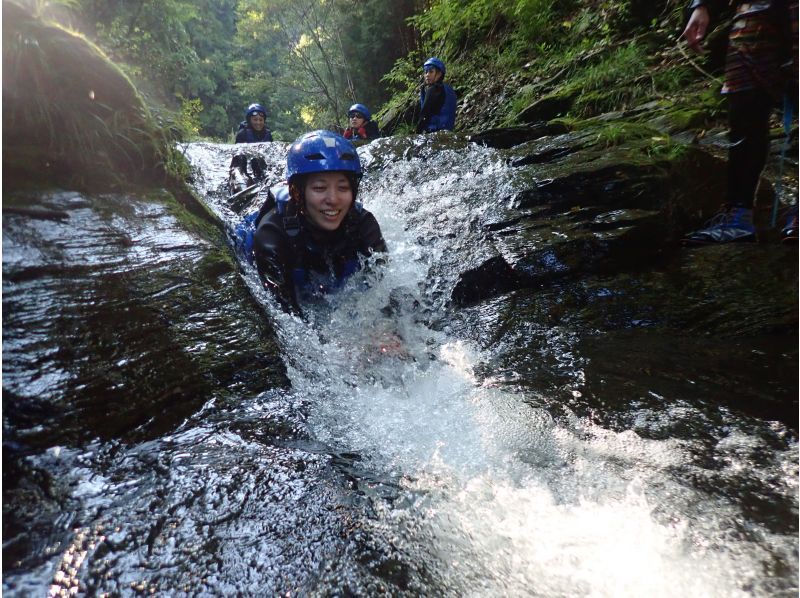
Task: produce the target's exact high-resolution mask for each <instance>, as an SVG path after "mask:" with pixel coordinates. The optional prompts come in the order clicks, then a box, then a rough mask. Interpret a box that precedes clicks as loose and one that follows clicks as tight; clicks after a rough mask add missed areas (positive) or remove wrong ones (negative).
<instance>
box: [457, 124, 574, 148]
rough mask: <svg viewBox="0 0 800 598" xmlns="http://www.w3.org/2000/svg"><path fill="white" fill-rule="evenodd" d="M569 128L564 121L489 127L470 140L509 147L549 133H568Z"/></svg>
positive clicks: (491, 145)
mask: <svg viewBox="0 0 800 598" xmlns="http://www.w3.org/2000/svg"><path fill="white" fill-rule="evenodd" d="M567 130H568V129H567V127H566V125H564V124H562V123H539V124H538V125H532V126H521V127H502V128H497V129H488V130H486V131H481V132H480V133H477V134H475V135H471V136H470V138H469V140H470V141H472V142H474V143H479V144H481V145H486V146H488V147H494V148H498V149H508V148H511V147H514V146H515V145H520V144H522V143H525V142H526V141H533V140H535V139H540V138H542V137H545V136H549V135H559V134H561V133H566V132H567Z"/></svg>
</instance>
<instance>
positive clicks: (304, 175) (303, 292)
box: [253, 131, 387, 314]
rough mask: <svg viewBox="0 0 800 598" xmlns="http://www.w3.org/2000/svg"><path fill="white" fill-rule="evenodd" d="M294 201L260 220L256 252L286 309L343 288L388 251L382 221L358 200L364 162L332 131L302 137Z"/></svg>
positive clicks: (291, 166)
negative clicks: (366, 261) (365, 263)
mask: <svg viewBox="0 0 800 598" xmlns="http://www.w3.org/2000/svg"><path fill="white" fill-rule="evenodd" d="M286 179H287V181H288V184H289V200H288V201H286V202H277V204H276V207H275V209H273V210H272V211H270V212H269V213H267V214H266V215H264V216H263V217H262V218H261V219H260V220H259V221H258V222H256V230H255V235H254V239H253V253H254V257H255V263H256V267H257V268H258V274H259V277H260V279H261V282H262V284H263V285H264V286H265V287H266V288H267V289H269V290H270V291H271V292H272V293H273V294H274V295H275V297H276V299H277V300H278V302H279V303H280V304H281V306H282V307H283V309H284V310H286V311H289V312H293V313H296V314H301V313H302V310H301V309H300V302H299V299H301V298H305V297H310V296H313V294H315V293H320V292H322V293H325V292H328V291H329V290H331V289H334V288H337V287H338V286H340V285H341V284H342V283H343V282H344V280H345V279H346V278H347V277H348V276H350V275H351V274H353V273H354V272H356V271H357V270H358V269H359V268H360V258H362V257H368V256H370V255H371V254H372V253H374V252H386V250H387V249H386V242H385V241H384V239H383V234H382V233H381V228H380V226H379V225H378V221H377V220H376V219H375V217H374V216H373V215H372V214H371V213H370V212H369V211H367V210H365V209H364V208H363V207H362V205H361V203H359V202H357V201H356V195H357V193H358V183H359V180H360V179H361V162H360V160H359V158H358V153H357V152H356V150H355V148H354V147H353V144H352V143H350V142H349V141H348V140H347V139H345V138H344V137H342V136H340V135H337V134H335V133H331V132H330V131H314V132H311V133H306V134H305V135H303V136H301V137H300V138H298V139H297V140H296V141H295V142H294V143H293V144H292V145H291V147H290V148H289V153H288V155H287V157H286Z"/></svg>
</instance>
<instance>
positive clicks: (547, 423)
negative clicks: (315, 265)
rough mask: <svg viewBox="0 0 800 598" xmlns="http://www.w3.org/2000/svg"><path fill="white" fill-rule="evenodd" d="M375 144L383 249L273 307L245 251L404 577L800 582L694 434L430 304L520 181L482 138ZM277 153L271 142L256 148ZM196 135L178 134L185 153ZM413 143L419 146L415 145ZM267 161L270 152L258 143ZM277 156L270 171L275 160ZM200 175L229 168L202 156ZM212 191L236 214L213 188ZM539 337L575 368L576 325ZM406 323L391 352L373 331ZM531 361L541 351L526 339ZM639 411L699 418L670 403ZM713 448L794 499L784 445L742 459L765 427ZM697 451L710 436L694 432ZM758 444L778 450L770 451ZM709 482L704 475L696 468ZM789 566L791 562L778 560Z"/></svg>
mask: <svg viewBox="0 0 800 598" xmlns="http://www.w3.org/2000/svg"><path fill="white" fill-rule="evenodd" d="M383 143H384V142H381V141H379V142H375V143H373V144H371V145H370V146H367V147H364V148H361V149H360V154H361V157H362V161H363V162H365V163H366V164H367V165H368V167H371V168H370V169H369V170H368V174H367V175H366V177H365V179H364V181H363V184H362V187H361V191H360V199H361V200H362V201H363V202H364V204H365V207H367V208H368V209H369V210H370V211H372V212H373V213H374V214H375V216H376V218H377V219H378V221H379V222H380V224H381V227H382V229H383V232H384V236H385V238H386V241H387V243H388V245H389V248H390V255H389V257H388V261H387V263H386V264H383V265H376V266H375V267H374V268H371V269H369V272H370V273H366V274H360V275H357V276H355V277H353V279H352V280H351V281H349V282H348V284H347V285H346V286H345V288H344V289H343V290H342V291H341V292H339V293H337V294H335V295H330V296H327V297H323V298H321V299H320V300H319V302H317V303H315V304H313V305H310V306H308V307H307V316H308V317H307V319H308V321H307V322H306V321H302V320H300V319H298V318H295V317H292V316H288V315H286V314H283V313H282V312H280V311H279V310H278V309H277V308H276V307H275V304H274V302H273V301H272V299H271V298H270V297H268V296H267V295H266V293H265V292H264V291H263V290H262V289H261V288H260V286H259V283H258V280H257V275H256V273H255V271H254V269H253V268H252V267H249V266H246V265H245V266H243V272H244V277H245V279H246V281H247V283H248V285H249V286H250V288H251V290H252V292H253V293H254V294H255V295H256V297H257V298H258V299H259V301H260V302H262V303H263V304H264V305H265V306H267V310H268V312H269V316H270V318H271V319H272V320H273V322H274V323H275V325H276V326H277V328H278V333H279V337H280V339H281V342H282V346H283V352H284V356H285V360H286V364H287V368H288V374H289V378H290V380H291V383H292V391H291V393H290V394H289V395H287V396H286V400H287V403H299V404H302V405H303V408H304V410H305V412H306V413H307V417H308V422H309V424H310V427H311V430H312V432H313V434H314V437H315V439H316V440H318V441H319V442H321V443H323V444H324V445H325V446H327V447H328V448H329V450H330V453H331V454H334V455H346V456H348V459H349V460H350V462H351V463H352V466H353V468H354V471H355V472H356V473H355V474H354V476H355V477H356V478H357V479H358V482H357V485H358V490H359V491H360V492H362V493H364V494H366V495H367V496H368V497H369V498H370V500H371V501H372V506H373V509H374V512H375V517H374V519H373V520H371V521H370V523H369V524H370V525H372V526H374V527H375V530H376V531H380V533H381V534H383V535H385V536H386V537H389V538H391V542H392V544H393V546H394V547H395V548H396V549H397V550H398V551H399V552H400V553H402V554H404V555H405V556H406V557H407V558H408V559H409V560H410V561H412V562H414V563H416V564H417V568H416V569H415V571H414V573H413V575H412V579H410V580H408V582H407V587H408V590H409V592H410V593H412V594H428V595H437V594H438V595H460V596H472V595H474V596H479V595H480V596H485V595H491V596H498V595H508V596H512V595H513V596H517V595H536V596H575V595H589V596H738V595H741V596H745V595H747V596H750V595H763V596H767V595H781V594H784V595H789V594H791V593H793V592H795V591H796V589H795V588H792V587H789V586H790V585H791V582H789V584H788V585H787V582H786V575H785V572H784V573H783V574H782V575H781V576H783V577H784V579H783V581H781V579H778V578H776V575H775V574H774V572H775V571H779V570H781V569H782V568H784V569H785V568H786V567H788V568H794V572H795V577H796V561H797V555H796V550H797V541H796V537H794V536H793V535H792V534H788V533H787V534H783V533H781V532H779V531H776V530H774V529H770V528H768V527H767V526H765V525H763V524H761V523H759V522H757V521H753V520H750V519H748V517H747V514H746V513H743V511H742V507H741V505H738V504H736V503H734V502H731V501H729V500H726V499H725V498H723V497H720V496H719V495H715V494H714V493H713V492H710V491H709V490H708V488H707V486H710V485H713V481H714V478H713V475H718V474H719V472H714V473H713V474H712V473H710V472H707V471H706V470H705V469H703V468H702V467H701V466H700V465H699V463H698V461H699V460H698V459H697V453H698V451H700V450H701V448H700V445H699V442H695V441H693V440H691V439H688V440H687V439H685V438H666V439H648V438H643V437H641V436H640V435H638V434H637V433H636V432H634V431H632V430H625V431H611V430H607V429H603V428H601V427H599V426H597V425H595V424H592V423H591V422H590V421H589V420H587V419H584V418H581V417H578V416H575V415H571V414H570V413H569V412H565V415H564V416H563V417H558V418H556V417H554V416H553V415H552V413H551V412H550V411H548V410H546V409H543V408H541V407H539V406H538V405H540V404H542V403H546V402H547V400H548V397H547V396H536V397H532V396H527V395H526V394H524V393H521V392H515V391H513V390H510V389H509V388H507V387H502V386H500V385H498V384H496V383H495V381H494V380H493V379H492V377H491V376H479V375H477V374H476V370H477V369H478V368H479V366H480V365H481V364H484V363H487V362H488V361H489V360H490V358H491V355H487V354H486V351H487V350H486V349H481V348H480V347H478V346H476V344H475V343H474V342H472V341H470V340H469V339H465V338H459V336H458V335H457V334H455V333H454V332H453V331H452V330H451V328H450V326H449V325H448V322H447V320H446V319H445V318H444V317H443V315H444V314H445V312H446V311H447V309H448V305H447V302H448V298H449V294H450V291H452V288H453V286H454V285H455V283H456V280H457V276H458V272H459V271H458V269H457V265H458V264H459V262H461V261H462V260H468V259H469V258H470V251H471V243H470V235H476V234H479V233H478V232H476V225H475V223H476V222H478V221H480V219H481V218H482V216H483V215H484V214H485V213H486V212H487V211H489V210H491V206H492V205H493V202H496V201H499V198H501V197H504V196H507V195H508V194H509V192H510V191H511V190H513V189H514V185H515V182H514V179H513V173H512V172H511V170H510V169H509V168H508V167H507V166H505V164H504V161H503V160H502V159H501V157H500V156H498V155H497V153H496V152H495V151H494V150H491V149H487V148H479V147H469V148H468V149H465V150H446V149H445V150H440V151H436V152H433V151H432V150H431V148H430V147H428V146H426V145H425V144H424V143H422V144H420V145H417V146H412V147H411V148H410V149H409V151H408V152H407V154H406V155H404V156H403V157H401V158H396V159H394V161H387V162H386V163H384V164H379V162H380V161H381V159H382V158H381V155H380V154H381V152H388V151H389V150H388V149H387V148H386V147H385V146H383V145H382V144H383ZM269 147H270V149H269V150H268V152H269V156H268V157H269V158H270V159H272V160H273V161H275V162H276V163H278V160H279V156H280V153H281V152H280V149H279V148H281V146H280V145H279V144H272V145H271V146H269ZM206 152H208V148H207V146H203V145H197V146H190V147H189V151H188V155H189V156H190V159H192V161H193V162H194V163H195V164H203V163H208V162H210V160H209V159H208V154H207V153H206ZM415 152H416V156H414V153H415ZM268 162H270V160H268ZM271 166H273V168H272V170H273V171H274V172H278V171H279V170H280V169H279V167H278V166H275V165H271ZM203 174H204V176H205V183H206V188H205V191H206V192H209V191H210V190H213V189H215V188H216V189H219V188H221V187H222V185H223V183H224V180H223V178H222V177H223V176H224V172H222V171H217V172H213V171H210V170H205V169H204V170H203ZM209 203H210V205H211V207H212V208H213V209H215V211H217V213H218V214H219V215H220V216H221V217H222V218H223V219H224V220H226V222H227V224H228V225H230V226H234V225H235V220H236V218H238V217H240V215H239V214H236V213H232V212H230V211H229V210H228V209H227V208H226V207H225V204H224V201H218V200H213V199H212V200H211V201H210V202H209ZM552 334H553V341H552V343H551V346H552V347H553V351H554V352H558V353H559V358H560V359H561V360H562V361H563V362H564V363H569V364H570V367H571V368H573V374H574V376H575V378H576V379H581V377H582V375H583V372H582V369H581V360H580V357H579V356H576V352H575V351H574V347H572V346H571V345H572V342H573V341H572V339H571V338H570V336H569V334H568V333H566V332H564V331H552ZM395 336H399V337H400V338H402V339H403V343H402V344H403V348H402V350H397V348H396V347H394V346H391V347H389V349H388V350H382V346H383V347H384V348H385V343H383V341H382V339H386V338H395ZM530 358H531V359H537V356H531V357H530ZM639 416H640V417H642V418H667V419H670V418H675V419H687V418H699V419H702V417H703V415H702V414H701V413H700V412H697V411H695V410H694V409H693V408H692V407H691V406H688V405H685V404H682V403H680V402H676V404H674V405H673V406H671V407H666V409H665V411H664V412H661V413H644V412H643V413H641V414H639ZM728 426H729V428H731V429H732V430H733V433H730V434H728V435H726V436H725V437H724V438H721V439H719V440H718V442H716V443H715V444H714V446H712V447H711V449H710V451H711V453H712V454H713V455H714V456H715V458H719V459H720V460H723V461H724V462H725V464H726V465H725V472H724V473H725V475H729V476H732V477H737V478H738V477H741V476H747V478H748V479H756V480H759V481H760V483H765V484H769V485H770V487H771V489H772V490H773V491H774V492H776V493H778V494H780V495H781V497H782V498H783V500H785V501H787V502H789V503H792V504H793V505H794V507H795V509H796V492H797V461H796V445H795V444H794V443H789V446H788V447H787V448H783V449H780V450H778V451H775V452H774V454H773V458H771V459H769V460H765V461H762V462H759V463H754V462H753V460H752V456H753V455H754V454H756V453H758V452H759V451H761V450H762V449H764V448H765V447H763V446H762V445H763V442H764V441H763V440H762V438H761V436H759V435H757V434H754V433H751V432H750V431H749V429H748V427H747V426H746V425H744V424H742V425H741V426H740V427H738V429H737V426H738V424H737V422H736V421H733V422H731V423H729V424H728ZM702 450H706V449H705V448H703V449H702ZM770 450H771V451H772V450H773V449H770ZM704 480H705V481H706V482H707V484H701V483H693V482H698V481H704ZM789 577H791V576H789Z"/></svg>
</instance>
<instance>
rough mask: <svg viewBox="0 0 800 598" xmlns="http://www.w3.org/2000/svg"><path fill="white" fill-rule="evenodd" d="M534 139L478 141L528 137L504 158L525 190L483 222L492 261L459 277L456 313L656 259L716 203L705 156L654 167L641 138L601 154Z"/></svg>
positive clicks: (716, 184) (688, 155) (719, 170)
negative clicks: (529, 290) (520, 290)
mask: <svg viewBox="0 0 800 598" xmlns="http://www.w3.org/2000/svg"><path fill="white" fill-rule="evenodd" d="M537 132H538V133H540V134H539V135H538V136H537ZM542 132H543V130H542V128H541V127H534V128H530V129H526V132H525V133H524V134H523V133H521V132H520V131H519V130H518V129H514V130H511V131H509V132H508V134H507V135H506V134H504V133H503V132H501V131H499V130H496V131H493V132H491V134H490V135H487V136H486V137H485V138H481V137H478V139H483V140H484V141H486V140H489V142H490V143H494V144H495V145H499V146H504V145H506V144H507V143H510V142H513V141H516V140H521V139H525V137H526V135H529V136H530V137H531V138H530V139H529V140H525V141H523V142H521V143H519V144H514V145H513V147H511V148H510V149H508V150H507V152H506V153H505V155H506V156H507V158H506V159H507V161H508V164H510V165H511V166H512V167H514V168H515V169H516V170H517V171H518V174H517V177H516V178H517V179H518V180H520V181H529V182H528V183H527V184H523V185H520V186H519V187H518V188H517V189H516V190H515V191H514V193H513V194H512V195H510V196H507V197H504V198H503V200H502V201H500V202H498V204H497V205H496V206H494V208H493V209H492V210H491V212H489V213H488V214H487V216H486V218H485V219H484V220H483V222H482V226H483V228H484V230H485V231H486V241H487V243H488V244H490V245H491V247H492V249H491V250H490V251H488V253H489V254H490V255H492V256H493V257H491V258H489V259H488V260H487V261H486V263H485V264H483V265H481V266H478V267H477V268H471V269H469V270H468V271H466V272H463V273H462V275H461V279H460V280H459V282H458V283H457V285H456V287H455V289H454V291H453V301H454V302H455V303H456V304H457V305H461V306H464V305H469V304H470V303H473V302H476V301H481V300H485V299H487V298H489V297H491V296H496V295H497V294H502V292H507V291H508V290H512V289H514V288H527V287H538V286H541V285H546V284H550V283H552V282H553V281H555V280H561V279H565V278H572V279H575V278H577V277H579V276H582V275H585V274H587V273H592V272H606V273H608V272H624V271H627V270H629V269H631V268H636V267H641V266H646V265H647V264H648V263H653V262H657V261H660V260H662V259H663V258H664V257H665V256H668V255H671V254H674V253H675V252H676V251H677V250H678V241H679V240H680V238H681V237H682V236H683V235H684V234H685V233H686V232H687V231H688V230H691V228H693V227H696V226H699V225H700V224H701V223H702V222H703V221H704V220H705V219H706V218H708V217H709V216H710V215H711V214H713V213H714V211H715V210H716V209H717V208H718V206H719V205H720V204H721V203H722V191H723V181H724V162H722V161H721V160H719V159H718V158H715V157H714V156H713V155H712V154H709V153H707V152H703V151H699V150H694V149H692V148H688V149H687V150H686V152H685V154H684V155H683V156H682V157H681V158H680V159H676V160H659V159H653V158H651V157H649V156H648V155H647V153H646V152H647V150H648V141H647V140H639V141H635V142H629V143H625V144H623V145H620V146H615V147H603V146H598V144H597V133H596V132H595V133H593V132H586V131H584V132H575V133H564V134H558V135H542V134H541V133H542ZM498 280H502V281H503V283H502V284H500V283H498Z"/></svg>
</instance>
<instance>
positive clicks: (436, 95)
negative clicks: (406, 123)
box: [417, 83, 445, 133]
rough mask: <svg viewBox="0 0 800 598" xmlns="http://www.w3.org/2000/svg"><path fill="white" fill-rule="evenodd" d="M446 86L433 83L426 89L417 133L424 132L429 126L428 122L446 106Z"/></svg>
mask: <svg viewBox="0 0 800 598" xmlns="http://www.w3.org/2000/svg"><path fill="white" fill-rule="evenodd" d="M444 96H445V91H444V86H443V85H441V84H440V83H436V84H434V85H431V86H430V87H428V88H427V89H426V90H425V99H424V100H423V102H422V109H421V110H420V113H419V121H417V133H424V132H425V130H426V129H427V128H428V123H430V122H431V118H432V117H433V115H434V114H439V112H440V111H441V110H442V106H444V100H445V97H444Z"/></svg>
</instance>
